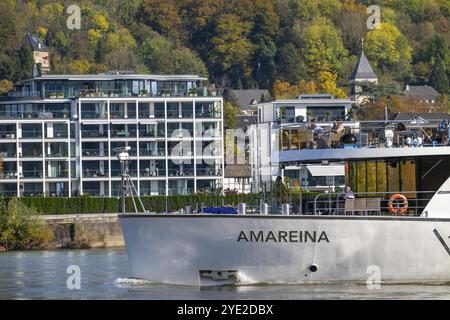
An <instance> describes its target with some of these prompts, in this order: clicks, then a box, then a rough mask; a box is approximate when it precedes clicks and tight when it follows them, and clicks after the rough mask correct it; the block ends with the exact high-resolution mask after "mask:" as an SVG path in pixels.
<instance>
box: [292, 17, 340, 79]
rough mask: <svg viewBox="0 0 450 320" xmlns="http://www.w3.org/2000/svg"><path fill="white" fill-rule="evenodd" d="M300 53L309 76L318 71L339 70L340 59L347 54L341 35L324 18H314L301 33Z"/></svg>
mask: <svg viewBox="0 0 450 320" xmlns="http://www.w3.org/2000/svg"><path fill="white" fill-rule="evenodd" d="M302 39H303V40H302V47H301V53H302V56H303V58H304V60H305V62H306V67H307V70H308V72H309V75H310V76H311V77H314V76H315V75H317V74H318V73H319V72H320V71H330V72H333V73H335V72H339V70H340V68H341V60H342V59H343V58H344V57H346V56H347V55H348V52H347V50H346V49H345V48H344V45H343V42H342V37H341V35H340V33H339V31H338V30H337V29H336V28H335V27H334V26H333V24H332V23H331V22H330V21H329V20H328V19H325V18H316V19H314V20H313V21H312V22H311V24H310V25H309V26H308V27H307V28H306V29H305V31H304V32H303V34H302Z"/></svg>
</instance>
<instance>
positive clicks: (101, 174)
mask: <svg viewBox="0 0 450 320" xmlns="http://www.w3.org/2000/svg"><path fill="white" fill-rule="evenodd" d="M105 177H106V178H107V177H108V173H107V170H100V169H95V168H91V169H89V168H86V169H83V178H105Z"/></svg>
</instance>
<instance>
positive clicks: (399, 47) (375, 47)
mask: <svg viewBox="0 0 450 320" xmlns="http://www.w3.org/2000/svg"><path fill="white" fill-rule="evenodd" d="M364 51H365V53H366V55H367V57H368V58H369V59H370V61H371V62H373V63H374V65H375V67H377V68H378V69H379V70H381V71H385V72H386V71H391V72H394V71H398V72H399V73H400V76H401V74H404V73H405V72H407V71H409V69H410V67H411V66H410V62H411V57H412V48H411V47H410V46H409V44H408V41H407V39H406V38H405V36H404V35H403V34H402V33H401V32H400V31H399V30H398V29H397V27H396V26H394V25H392V24H390V23H381V26H380V28H379V29H374V30H371V31H369V32H368V33H367V36H366V38H365V41H364ZM397 78H398V77H397Z"/></svg>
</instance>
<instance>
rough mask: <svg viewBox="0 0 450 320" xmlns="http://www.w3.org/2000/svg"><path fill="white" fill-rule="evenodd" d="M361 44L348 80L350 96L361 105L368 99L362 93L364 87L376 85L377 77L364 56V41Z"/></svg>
mask: <svg viewBox="0 0 450 320" xmlns="http://www.w3.org/2000/svg"><path fill="white" fill-rule="evenodd" d="M362 44H363V45H362V50H361V55H360V56H359V60H358V63H357V64H356V67H355V69H354V70H353V72H352V74H351V76H350V79H349V80H350V83H351V91H350V96H351V98H352V100H354V101H355V102H356V103H357V104H361V103H362V102H363V101H364V100H365V99H367V98H368V96H367V94H364V93H363V91H364V86H367V85H368V84H369V83H372V84H378V78H377V75H376V74H375V72H374V71H373V69H372V66H371V65H370V63H369V60H367V57H366V55H365V54H364V39H363V40H362Z"/></svg>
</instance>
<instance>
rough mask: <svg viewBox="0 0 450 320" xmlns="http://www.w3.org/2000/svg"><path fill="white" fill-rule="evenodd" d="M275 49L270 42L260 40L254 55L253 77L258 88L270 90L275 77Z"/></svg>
mask: <svg viewBox="0 0 450 320" xmlns="http://www.w3.org/2000/svg"><path fill="white" fill-rule="evenodd" d="M276 52H277V47H276V46H275V43H273V42H272V41H271V40H264V39H260V40H259V43H258V45H257V47H256V50H255V55H254V61H255V62H254V64H255V67H254V75H255V76H254V77H255V79H256V81H257V82H258V85H259V88H266V89H268V88H270V87H271V86H272V81H273V79H274V76H275V55H276Z"/></svg>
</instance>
